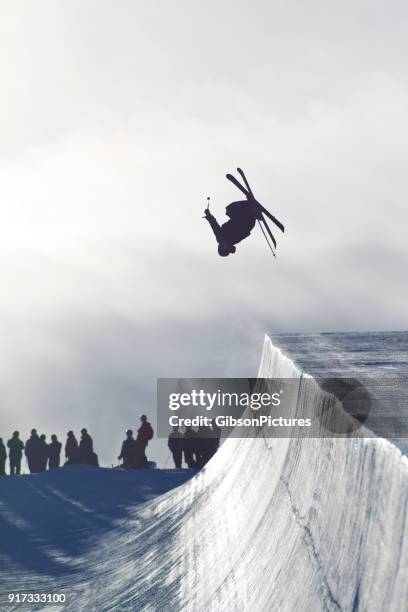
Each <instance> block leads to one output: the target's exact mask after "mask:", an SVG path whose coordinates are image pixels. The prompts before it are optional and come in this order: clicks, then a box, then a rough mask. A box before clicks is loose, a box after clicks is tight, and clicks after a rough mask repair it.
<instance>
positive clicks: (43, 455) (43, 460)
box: [38, 434, 48, 472]
mask: <svg viewBox="0 0 408 612" xmlns="http://www.w3.org/2000/svg"><path fill="white" fill-rule="evenodd" d="M40 442H41V446H40V454H39V458H38V464H39V472H45V470H46V469H47V461H48V444H47V436H46V435H45V434H41V436H40Z"/></svg>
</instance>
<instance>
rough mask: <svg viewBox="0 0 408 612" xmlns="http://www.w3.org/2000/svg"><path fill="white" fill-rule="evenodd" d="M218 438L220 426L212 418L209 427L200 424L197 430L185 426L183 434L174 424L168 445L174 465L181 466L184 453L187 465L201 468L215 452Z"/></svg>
mask: <svg viewBox="0 0 408 612" xmlns="http://www.w3.org/2000/svg"><path fill="white" fill-rule="evenodd" d="M220 438H221V428H220V427H218V425H217V424H216V422H215V420H214V419H213V420H212V421H211V427H207V426H205V425H202V426H201V427H199V428H198V429H197V431H195V430H194V429H193V428H192V427H185V429H184V434H182V433H181V431H180V430H179V428H178V427H177V426H174V427H173V431H172V432H171V434H170V435H169V439H168V447H169V449H170V452H171V454H172V455H173V461H174V465H175V467H176V468H181V466H182V459H183V453H184V461H185V463H186V464H187V467H189V468H196V469H201V468H202V467H204V465H205V464H206V463H207V462H208V461H209V460H210V459H211V457H212V456H213V455H214V454H215V453H216V452H217V450H218V447H219V445H220Z"/></svg>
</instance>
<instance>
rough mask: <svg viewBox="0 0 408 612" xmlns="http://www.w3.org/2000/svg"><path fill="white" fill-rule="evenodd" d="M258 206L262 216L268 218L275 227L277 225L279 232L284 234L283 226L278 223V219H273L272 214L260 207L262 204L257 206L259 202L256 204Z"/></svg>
mask: <svg viewBox="0 0 408 612" xmlns="http://www.w3.org/2000/svg"><path fill="white" fill-rule="evenodd" d="M258 205H259V207H260V209H261V211H262V212H263V214H264V215H266V216H267V217H269V219H270V220H271V221H273V222H274V223H275V225H277V226H278V227H279V229H280V230H281V232H284V231H285V228H284V226H283V225H282V223H281V222H280V221H278V219H277V218H276V217H274V216H273V215H272V214H271V213H270V212H269V210H266V208H264V207H263V206H262V204H259V202H258Z"/></svg>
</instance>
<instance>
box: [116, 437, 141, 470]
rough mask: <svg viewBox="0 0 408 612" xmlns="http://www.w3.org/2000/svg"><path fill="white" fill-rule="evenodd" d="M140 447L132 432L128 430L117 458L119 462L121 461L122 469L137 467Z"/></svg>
mask: <svg viewBox="0 0 408 612" xmlns="http://www.w3.org/2000/svg"><path fill="white" fill-rule="evenodd" d="M139 448H140V446H139V444H138V443H137V442H136V440H135V439H134V437H133V431H132V430H131V429H128V430H127V432H126V440H124V441H123V443H122V449H121V451H120V455H119V457H118V459H119V461H120V460H121V459H122V460H123V467H124V468H135V467H139V466H138V460H139V455H140V450H139Z"/></svg>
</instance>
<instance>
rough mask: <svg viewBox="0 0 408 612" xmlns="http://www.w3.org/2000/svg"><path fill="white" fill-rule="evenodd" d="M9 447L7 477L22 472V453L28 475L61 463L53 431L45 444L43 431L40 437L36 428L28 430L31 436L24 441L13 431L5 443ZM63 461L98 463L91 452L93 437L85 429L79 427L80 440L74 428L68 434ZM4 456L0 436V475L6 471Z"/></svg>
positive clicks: (59, 446) (59, 447)
mask: <svg viewBox="0 0 408 612" xmlns="http://www.w3.org/2000/svg"><path fill="white" fill-rule="evenodd" d="M7 447H8V449H9V462H10V476H14V475H15V474H20V473H21V461H22V459H23V451H24V455H25V457H26V459H27V465H28V469H29V471H30V474H36V473H38V472H44V471H45V470H46V469H47V467H48V469H50V470H51V469H54V468H58V467H59V466H60V462H61V449H62V444H61V442H59V441H58V438H57V436H56V434H52V436H51V442H50V443H47V437H46V435H45V434H41V435H40V436H39V435H38V433H37V430H36V429H32V430H31V435H30V437H29V438H28V440H27V441H26V443H25V444H24V442H23V441H22V440H21V439H20V434H19V432H18V431H15V432H14V433H13V435H12V437H11V438H10V440H9V441H8V442H7ZM65 457H66V460H67V461H66V464H70V463H88V464H90V465H98V458H97V456H96V454H95V453H94V452H93V442H92V438H91V436H90V435H89V433H88V432H87V430H86V429H85V428H84V429H82V430H81V438H80V441H79V443H78V442H77V439H76V437H75V435H74V432H73V431H69V432H68V434H67V441H66V444H65ZM6 459H7V449H6V447H5V445H4V442H3V440H2V438H0V476H4V475H5V474H6Z"/></svg>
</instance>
